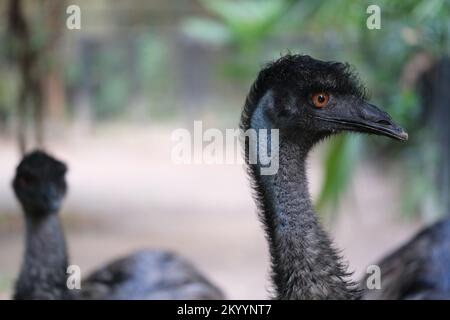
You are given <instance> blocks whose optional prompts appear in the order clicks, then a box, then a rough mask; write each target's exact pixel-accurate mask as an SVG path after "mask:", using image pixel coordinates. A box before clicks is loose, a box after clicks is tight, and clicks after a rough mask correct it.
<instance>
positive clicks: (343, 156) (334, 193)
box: [316, 135, 361, 213]
mask: <svg viewBox="0 0 450 320" xmlns="http://www.w3.org/2000/svg"><path fill="white" fill-rule="evenodd" d="M360 146H361V143H360V137H359V136H344V135H342V136H337V137H333V138H332V139H331V141H330V142H329V146H328V150H327V154H326V157H325V168H324V170H325V174H324V177H325V178H324V179H325V180H324V182H323V184H322V190H321V192H320V195H319V199H318V201H317V204H316V207H317V209H318V210H322V209H329V208H330V207H335V206H336V205H338V204H339V198H340V197H341V195H342V194H343V193H344V192H345V191H346V190H347V187H348V184H349V181H350V179H351V177H352V173H353V169H354V167H355V165H356V163H357V161H358V157H359V154H360V149H361V148H360ZM326 211H327V213H328V211H331V210H326Z"/></svg>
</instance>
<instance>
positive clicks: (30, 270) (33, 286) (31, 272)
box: [14, 213, 69, 299]
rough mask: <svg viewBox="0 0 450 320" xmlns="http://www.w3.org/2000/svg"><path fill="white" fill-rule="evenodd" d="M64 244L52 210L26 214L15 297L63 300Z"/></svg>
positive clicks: (65, 291) (66, 295)
mask: <svg viewBox="0 0 450 320" xmlns="http://www.w3.org/2000/svg"><path fill="white" fill-rule="evenodd" d="M67 266H68V259H67V252H66V244H65V239H64V234H63V230H62V226H61V223H60V221H59V217H58V215H57V214H56V213H51V214H47V215H42V216H41V217H40V218H32V217H31V216H30V215H26V237H25V253H24V259H23V263H22V268H21V272H20V276H19V279H18V282H17V286H16V293H15V296H14V298H15V299H67V298H68V296H69V293H68V289H67V286H66V270H67Z"/></svg>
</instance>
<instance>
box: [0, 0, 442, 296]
mask: <svg viewBox="0 0 450 320" xmlns="http://www.w3.org/2000/svg"><path fill="white" fill-rule="evenodd" d="M73 4H75V5H78V6H79V8H80V9H81V29H80V30H76V29H75V30H70V29H68V28H67V27H66V20H67V18H68V17H69V16H70V15H69V14H67V13H66V9H67V7H68V6H69V5H73ZM371 4H376V5H378V6H379V7H380V9H381V29H375V30H369V29H368V28H367V26H366V20H367V18H368V17H369V16H370V14H369V13H367V12H366V10H367V7H368V6H369V5H371ZM0 17H1V19H0V74H1V77H0V298H4V299H8V298H9V296H10V293H11V290H12V285H13V282H14V279H15V277H16V275H17V274H18V271H19V265H20V262H21V256H22V250H23V236H24V234H23V233H24V229H23V216H22V214H21V210H20V208H19V206H18V204H17V202H16V200H15V198H14V195H13V192H12V190H11V187H10V181H11V179H12V177H13V175H14V169H15V166H16V165H17V163H18V162H19V160H20V158H21V152H22V151H24V150H25V151H30V150H32V149H34V148H36V147H42V148H45V149H46V150H48V151H49V152H51V153H52V154H53V155H55V156H56V157H57V158H59V159H61V160H63V161H66V162H67V164H68V165H69V167H70V171H69V175H68V183H69V194H68V196H67V199H66V202H65V205H64V208H63V212H62V214H61V217H62V219H63V222H64V227H65V231H66V234H67V237H68V244H69V250H70V257H71V263H72V264H77V265H79V266H80V267H81V269H82V272H83V275H87V274H88V272H89V271H90V270H92V269H93V268H95V267H97V266H100V265H101V264H102V263H104V262H106V261H107V260H108V259H111V258H114V257H117V256H119V255H121V254H125V253H128V252H130V251H132V250H134V249H139V248H143V247H148V248H167V249H170V250H173V251H176V252H177V253H179V254H181V255H183V256H185V257H187V258H189V259H190V260H192V261H194V262H195V264H196V265H197V266H198V267H199V268H200V269H201V270H202V271H203V272H204V273H205V274H207V275H208V276H209V277H210V278H211V279H212V280H213V281H214V282H216V283H217V284H218V285H219V286H220V287H221V288H223V289H224V291H225V293H226V295H227V297H228V298H232V299H258V298H261V299H263V298H267V297H268V294H267V290H268V289H270V286H269V282H268V276H267V272H268V267H269V264H268V255H267V247H266V243H265V239H264V235H263V233H262V229H261V228H260V223H259V222H258V220H257V216H256V212H255V211H256V210H255V206H254V204H253V200H252V198H251V192H250V188H249V185H248V182H247V178H246V176H245V172H244V170H243V168H242V166H240V165H206V164H205V165H181V166H180V165H175V164H174V163H173V162H172V161H171V158H170V156H171V149H172V147H173V145H174V142H172V141H171V139H170V137H171V134H172V132H173V131H174V130H175V129H177V128H187V129H188V130H193V121H194V120H203V127H204V128H208V127H210V128H219V129H221V130H225V129H226V128H237V127H238V122H239V117H240V112H241V108H242V106H243V103H244V100H245V96H246V94H247V92H248V89H249V87H250V85H251V83H252V81H253V80H254V79H255V77H256V75H257V72H258V70H259V69H260V68H261V66H262V65H264V63H266V62H268V61H270V60H272V59H274V58H277V57H280V56H281V55H283V54H285V53H288V52H289V51H290V52H295V53H303V54H309V55H312V56H313V57H315V58H318V59H322V60H338V61H344V62H349V63H350V64H352V65H354V66H355V68H356V69H357V70H358V71H359V73H360V77H361V79H362V80H363V81H364V82H365V83H366V85H367V88H368V91H369V93H370V96H371V100H372V101H373V102H374V103H375V104H377V105H379V106H381V107H383V108H384V109H386V110H387V111H388V112H389V113H390V114H391V115H392V116H393V118H394V119H396V120H397V121H398V122H399V123H400V124H401V125H402V126H403V127H405V128H406V129H407V131H408V133H409V137H410V139H409V141H408V142H407V143H402V144H401V143H396V142H393V141H391V140H388V139H382V138H370V137H366V136H355V135H352V136H342V137H339V138H336V139H333V140H331V141H329V142H327V143H326V144H322V145H320V146H319V147H318V148H317V149H316V150H315V151H314V152H313V154H312V155H311V159H310V172H309V175H310V181H311V187H312V191H313V197H314V199H315V202H316V206H317V209H318V212H319V213H320V215H321V218H322V221H323V222H324V224H325V225H326V228H327V230H329V232H330V233H331V234H332V235H333V237H334V239H335V240H336V242H337V245H338V247H339V248H342V249H343V254H344V256H345V257H346V258H347V259H348V260H349V264H350V269H351V270H354V271H355V275H354V277H355V279H358V278H359V277H360V276H361V275H362V274H363V273H364V272H365V267H366V266H367V265H368V264H370V263H373V262H375V261H376V260H377V259H378V258H379V257H382V256H384V255H385V254H386V253H387V252H389V251H390V250H392V249H394V248H396V246H398V245H399V244H400V243H402V242H403V241H404V240H406V239H408V238H409V237H410V236H411V235H412V234H413V233H414V232H416V231H417V230H418V229H419V228H420V227H421V226H423V225H425V224H429V223H431V222H433V221H435V220H437V219H439V217H442V216H443V215H444V214H445V213H447V212H449V203H450V202H449V194H450V192H449V175H450V174H449V171H450V170H449V157H450V151H449V136H450V134H449V120H450V116H449V106H450V90H449V88H450V60H449V52H450V50H449V49H450V45H449V36H450V19H449V18H450V1H448V0H413V1H408V2H406V1H405V2H400V1H397V2H393V1H376V0H375V1H350V0H340V1H313V0H303V1H297V0H271V1H261V0H260V1H258V0H244V1H232V0H180V1H173V0H171V1H167V0H151V1H150V0H133V1H121V2H117V1H112V0H110V1H107V0H98V1H87V0H86V1H85V0H71V1H63V0H38V1H31V0H22V1H19V0H11V1H8V0H0Z"/></svg>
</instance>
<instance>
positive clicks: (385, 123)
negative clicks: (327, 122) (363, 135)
mask: <svg viewBox="0 0 450 320" xmlns="http://www.w3.org/2000/svg"><path fill="white" fill-rule="evenodd" d="M359 116H360V119H358V120H356V121H355V122H354V125H355V126H356V127H358V128H359V129H361V130H362V131H365V132H368V133H373V134H378V135H384V136H387V137H390V138H394V139H397V140H402V141H406V140H408V134H407V133H406V131H405V130H404V129H403V128H402V127H400V126H399V125H398V124H396V123H395V122H394V121H393V120H392V118H391V116H390V115H389V114H388V113H387V112H385V111H383V110H381V109H379V108H378V107H377V106H374V105H373V104H370V103H365V104H364V105H363V106H362V108H361V109H359Z"/></svg>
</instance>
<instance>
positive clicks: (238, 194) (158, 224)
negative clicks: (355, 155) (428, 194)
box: [0, 125, 420, 299]
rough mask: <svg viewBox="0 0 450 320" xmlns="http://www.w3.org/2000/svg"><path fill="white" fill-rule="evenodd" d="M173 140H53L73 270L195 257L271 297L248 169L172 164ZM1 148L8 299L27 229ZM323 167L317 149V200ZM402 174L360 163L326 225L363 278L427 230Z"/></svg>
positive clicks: (242, 288) (163, 134)
mask: <svg viewBox="0 0 450 320" xmlns="http://www.w3.org/2000/svg"><path fill="white" fill-rule="evenodd" d="M170 134H171V130H170V129H169V128H168V127H151V126H150V128H149V127H148V126H147V127H145V128H143V127H142V128H139V127H129V126H126V127H125V126H121V125H115V126H103V127H101V128H100V129H97V130H95V131H93V132H89V133H83V134H80V133H77V132H76V131H74V132H73V133H71V134H69V135H67V134H66V135H64V137H62V136H61V137H60V138H55V139H52V140H50V141H49V143H48V145H49V146H51V147H49V148H48V149H49V150H50V151H51V152H52V153H53V154H55V155H56V156H57V157H58V158H60V159H62V160H64V161H66V162H67V163H68V164H69V167H70V172H69V175H68V181H69V194H68V196H67V200H66V202H65V205H64V208H63V210H62V214H61V216H62V218H63V220H64V226H65V230H66V233H67V238H68V243H69V249H70V257H71V264H77V265H79V266H80V267H81V270H82V273H83V274H84V275H87V274H88V273H89V271H90V270H93V269H94V268H95V267H98V266H100V265H101V264H102V263H104V262H107V261H108V260H110V259H112V258H115V257H118V256H120V255H123V254H126V253H127V252H130V251H132V250H135V249H139V248H146V247H147V248H167V249H169V250H172V251H175V252H177V253H179V254H182V255H183V256H185V257H187V258H189V259H190V260H192V261H194V262H195V264H196V265H197V266H198V267H199V268H200V269H201V270H202V271H203V272H204V273H205V274H207V275H208V276H209V277H210V278H211V279H212V280H213V281H214V282H215V283H217V284H218V286H219V287H221V288H223V289H224V291H225V293H226V295H227V297H228V298H230V299H265V298H268V297H269V295H268V291H269V289H270V285H269V281H268V265H269V264H268V255H267V246H266V242H265V239H264V235H263V233H262V229H261V227H260V223H259V221H258V220H257V215H256V211H255V206H254V203H253V200H252V198H251V192H250V188H249V185H248V182H247V178H246V175H245V172H244V170H243V167H242V166H240V165H189V166H186V165H176V164H173V163H172V162H171V159H170V155H171V152H170V151H171V147H172V146H173V142H171V140H170ZM0 149H1V157H0V298H3V299H8V298H9V297H10V292H11V287H12V283H13V280H14V278H15V277H16V275H17V273H18V270H19V265H20V260H21V255H22V245H23V244H22V241H23V224H22V215H21V213H20V209H19V207H18V205H17V204H16V200H15V199H14V196H13V193H12V191H11V188H10V181H11V178H12V176H13V172H14V168H15V166H16V164H17V162H18V160H19V155H18V152H17V148H16V145H15V144H14V142H13V141H12V139H7V138H0ZM320 164H321V162H320V150H318V151H316V152H315V153H314V154H313V155H312V157H311V159H310V172H309V176H310V181H311V184H312V190H313V194H316V193H317V188H318V186H319V183H320V179H321V170H320ZM395 173H396V170H395V164H393V165H392V167H388V168H387V167H386V166H384V168H383V169H381V168H377V166H373V165H368V164H366V165H364V166H362V167H360V168H359V169H358V170H357V173H356V176H355V177H354V179H353V182H352V185H351V187H350V192H349V194H348V195H347V196H346V197H345V199H343V201H342V203H343V205H342V207H341V208H339V210H340V211H341V212H340V215H339V219H338V220H337V221H336V223H335V224H333V225H332V226H331V227H328V230H329V231H330V233H331V234H332V235H333V238H334V239H335V241H336V243H337V247H339V248H341V249H343V255H344V256H345V258H346V259H348V261H349V265H350V269H351V270H354V271H355V279H358V278H359V277H360V276H361V274H362V273H363V272H365V268H366V266H367V265H368V264H370V263H373V262H375V261H376V259H377V258H379V257H381V256H383V255H384V254H385V253H387V252H388V251H389V250H391V249H393V248H395V247H396V246H397V245H398V244H400V243H401V242H403V241H404V240H406V239H408V238H409V237H410V235H411V234H413V233H414V232H415V231H416V230H417V229H418V228H419V227H420V226H419V224H418V223H412V222H409V223H406V222H404V221H400V219H399V215H398V214H396V212H397V211H399V210H400V209H399V200H398V199H399V192H398V190H400V189H401V188H400V182H399V181H398V179H396V174H395ZM336 210H338V209H336Z"/></svg>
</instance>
